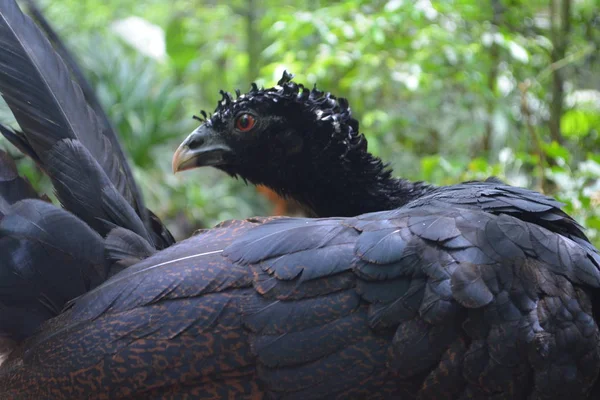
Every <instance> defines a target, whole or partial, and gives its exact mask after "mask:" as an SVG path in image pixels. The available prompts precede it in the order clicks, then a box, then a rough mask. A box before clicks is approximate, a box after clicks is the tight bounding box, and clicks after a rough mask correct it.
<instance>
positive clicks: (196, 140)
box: [188, 136, 204, 149]
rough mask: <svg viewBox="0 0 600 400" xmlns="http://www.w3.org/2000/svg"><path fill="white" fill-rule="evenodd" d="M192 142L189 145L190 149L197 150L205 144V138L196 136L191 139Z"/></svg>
mask: <svg viewBox="0 0 600 400" xmlns="http://www.w3.org/2000/svg"><path fill="white" fill-rule="evenodd" d="M190 139H191V140H190V142H189V143H188V147H189V148H190V149H197V148H198V147H201V146H202V145H203V144H204V138H203V137H202V136H194V137H192V138H190Z"/></svg>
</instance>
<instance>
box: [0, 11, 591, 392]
mask: <svg viewBox="0 0 600 400" xmlns="http://www.w3.org/2000/svg"><path fill="white" fill-rule="evenodd" d="M15 21H17V22H18V23H15ZM0 28H4V30H2V29H0V41H2V43H0V44H3V46H0V93H1V94H2V95H3V96H4V98H5V99H6V101H7V103H8V104H9V106H11V109H13V111H14V112H15V115H16V116H17V121H18V122H19V124H20V125H21V128H22V129H23V133H22V134H21V133H14V132H12V131H9V130H6V129H3V132H4V134H5V135H7V136H8V137H9V138H11V139H12V141H13V142H14V143H15V144H17V146H18V147H19V148H21V149H22V150H23V151H24V152H25V153H27V154H28V155H30V156H32V157H33V158H34V159H36V161H37V162H38V163H39V164H40V166H41V167H42V168H43V169H44V171H46V172H47V173H48V174H49V175H50V176H51V177H52V178H53V184H54V185H55V188H56V190H57V192H58V194H59V198H60V199H61V202H62V203H63V206H64V207H65V209H60V208H57V207H55V206H53V205H51V204H49V203H47V202H45V201H43V200H42V199H39V198H37V194H35V192H33V191H32V189H31V188H30V187H29V186H28V185H27V184H26V183H25V182H24V181H23V180H21V179H20V178H19V177H18V176H17V174H16V171H15V168H14V165H12V164H11V162H10V160H8V159H7V158H6V157H5V156H0V178H1V179H0V251H1V252H2V253H1V254H2V257H3V260H2V261H5V260H6V262H5V263H3V264H1V265H0V278H1V280H0V316H1V317H2V319H0V335H1V336H3V337H6V338H9V339H10V340H11V341H14V343H15V345H14V346H13V349H12V352H10V353H9V354H8V356H7V359H6V361H5V362H4V363H3V364H2V365H1V366H0V398H9V399H83V398H85V399H136V398H137V399H152V398H156V399H158V398H161V399H162V398H175V399H180V398H194V399H196V398H197V399H203V398H204V399H215V400H216V399H252V400H254V399H335V398H338V399H389V400H393V399H401V400H403V399H564V398H567V397H568V398H570V399H586V398H590V399H591V398H595V396H598V395H599V394H600V383H599V380H598V374H599V371H600V353H599V343H600V337H599V332H598V321H599V320H600V318H599V316H598V309H600V304H599V301H598V294H599V290H600V289H599V287H600V255H599V253H598V251H597V250H596V249H595V248H594V247H593V246H592V245H591V244H590V243H589V242H588V240H587V238H586V237H585V235H584V233H583V231H582V228H581V227H580V226H579V225H578V224H577V223H576V222H575V221H574V220H573V219H572V218H570V217H569V216H568V215H567V214H565V213H564V212H563V211H561V210H560V206H561V205H560V204H559V203H558V202H556V201H554V200H553V199H550V198H548V197H545V196H543V195H541V194H539V193H535V192H532V191H529V190H526V189H519V188H513V187H510V186H508V185H505V184H503V183H501V182H499V181H497V180H489V181H486V182H467V183H462V184H459V185H453V186H448V187H433V186H430V185H427V184H424V183H412V182H409V181H406V180H396V179H394V178H392V177H391V172H390V171H389V170H388V169H386V168H385V166H384V165H383V163H382V162H381V160H379V159H377V158H375V157H373V156H371V155H370V154H368V153H366V142H365V141H364V139H363V138H362V137H361V136H360V135H359V134H358V123H357V122H356V121H355V120H352V119H351V117H350V112H349V108H348V104H347V102H346V101H345V100H342V99H339V100H336V99H335V97H333V96H331V95H329V94H323V93H322V92H318V91H312V92H311V91H309V92H306V90H304V89H303V88H299V87H298V85H296V86H294V84H292V83H291V82H290V77H289V76H287V77H286V76H284V79H282V81H281V82H280V86H278V87H277V88H273V89H269V90H267V92H268V93H267V94H266V95H265V94H264V92H265V91H262V92H261V91H260V90H258V89H257V88H253V90H252V91H251V92H250V93H249V94H248V95H244V96H241V97H240V99H239V102H234V101H233V100H231V99H228V101H223V102H222V105H221V106H220V109H218V110H217V111H218V112H217V113H215V116H213V117H211V118H210V119H209V120H207V121H206V122H205V123H204V124H203V126H202V127H201V129H199V131H198V132H199V134H192V135H191V136H190V137H189V138H188V140H186V142H185V143H184V144H185V146H183V147H182V148H180V150H178V152H177V154H176V156H175V160H174V166H175V167H176V168H177V169H186V168H190V167H193V166H198V165H215V166H218V167H219V168H221V169H223V170H225V171H226V172H228V173H230V174H232V175H240V176H242V177H243V178H245V179H248V180H250V181H252V182H254V183H264V184H266V185H268V186H269V187H271V188H273V189H275V190H277V191H278V192H279V193H281V194H284V195H287V196H290V197H293V198H295V199H296V200H298V201H300V202H302V203H303V204H304V205H305V206H307V207H308V208H310V209H311V211H312V212H313V213H315V214H317V215H319V216H321V217H329V218H318V219H293V218H271V219H269V218H267V219H260V218H258V219H249V220H245V221H228V222H224V223H222V224H220V225H218V226H217V227H215V228H213V229H209V230H205V231H201V232H199V233H198V234H196V235H195V236H193V237H191V238H189V239H187V240H185V241H182V242H180V243H177V244H172V240H171V238H170V235H169V234H168V231H166V230H165V229H164V227H163V226H162V224H160V221H158V219H157V218H155V217H153V215H152V214H150V213H148V216H146V215H145V214H146V212H145V211H144V210H145V209H144V208H143V207H142V206H141V204H143V203H142V202H141V200H134V199H135V198H136V197H137V195H136V191H135V185H133V184H131V183H128V179H129V178H128V174H126V173H125V172H124V171H123V170H122V168H119V167H118V166H119V165H120V164H122V163H124V162H126V161H125V160H124V158H123V156H122V154H120V152H119V151H116V150H115V149H114V144H115V143H117V142H116V140H115V139H114V138H113V139H110V138H105V139H102V138H103V136H101V135H104V134H105V132H106V131H105V130H104V129H96V130H94V129H88V130H85V129H83V130H77V129H76V128H77V127H78V125H77V124H75V125H73V126H70V125H69V124H66V125H65V124H61V123H57V121H58V122H60V118H62V117H60V116H61V115H62V116H63V117H64V116H66V120H69V118H72V117H73V115H71V114H72V113H73V112H75V111H76V110H78V109H80V108H81V104H74V103H73V99H70V100H69V101H71V103H69V104H71V106H73V107H64V104H65V101H66V99H63V96H66V95H69V94H73V93H74V94H75V95H78V97H77V98H76V100H77V101H80V102H85V100H84V99H83V97H82V96H79V92H78V90H79V89H78V86H77V84H75V83H73V82H71V81H70V78H68V77H69V74H68V73H67V72H65V67H64V66H63V65H62V64H60V62H59V59H58V61H57V56H56V55H55V54H54V52H53V50H52V48H51V47H50V46H49V44H47V43H46V42H44V40H45V39H43V37H42V36H41V34H40V33H39V32H37V31H36V29H35V27H34V26H33V24H31V21H29V20H28V19H26V18H22V17H21V15H20V11H19V10H18V8H16V5H15V3H14V2H13V1H12V0H10V1H5V2H2V3H0ZM8 32H14V33H15V35H16V37H17V38H18V39H14V38H13V37H12V36H10V35H9V33H8ZM25 39H27V40H25ZM34 44H35V45H34ZM14 54H19V57H17V58H14V57H13V58H11V57H9V56H13V55H14ZM40 56H43V57H42V58H45V57H47V58H46V60H53V62H52V63H50V62H46V63H42V64H37V63H36V60H39V59H40ZM15 65H18V66H19V68H16V67H15ZM40 65H42V68H40V67H39V66H40ZM26 68H33V70H31V74H29V73H25V72H22V73H21V74H19V73H15V72H14V71H15V69H16V70H18V71H27V69H26ZM55 69H56V70H55ZM57 71H58V72H61V71H62V72H61V73H57ZM38 73H39V74H41V76H46V77H47V76H48V74H50V75H51V76H54V78H55V79H57V80H58V81H59V83H61V85H59V86H57V87H55V88H54V89H52V87H45V86H44V85H42V83H43V81H44V79H41V80H40V78H39V76H38ZM52 74H54V75H52ZM36 82H38V83H39V84H36ZM65 85H66V87H67V89H68V90H63V89H64V87H65ZM71 85H72V86H71ZM18 88H21V89H23V88H25V89H27V88H29V89H30V91H31V93H30V92H29V91H27V90H17V89H18ZM36 90H40V91H42V94H43V96H42V95H40V93H38V92H36ZM32 93H37V94H38V95H37V96H33V94H32ZM224 98H227V97H226V96H224ZM273 98H275V99H277V101H275V102H269V101H268V99H273ZM40 99H41V100H40ZM253 99H254V100H256V101H254V100H253ZM34 100H35V101H39V103H36V107H37V108H35V107H32V106H31V104H29V102H31V101H34ZM55 100H58V101H55ZM275 103H277V104H278V105H277V106H276V107H275V106H273V104H275ZM83 108H84V109H86V108H85V107H83ZM74 110H75V111H74ZM86 110H87V109H86ZM86 112H87V111H86ZM96 112H98V111H96ZM282 113H283V114H282ZM285 113H289V115H291V116H292V117H291V118H289V119H286V118H285V115H286V114H285ZM40 115H43V116H44V118H41V117H40ZM309 115H312V116H316V120H315V121H313V122H314V125H313V126H312V127H311V126H310V124H308V122H307V123H305V124H292V123H290V122H293V121H294V120H296V119H297V118H300V117H306V116H309ZM79 117H81V116H79ZM94 120H95V119H94V118H92V121H94ZM46 122H53V123H51V124H49V126H44V125H43V124H44V123H46ZM309 122H310V121H309ZM40 123H42V126H41V128H44V129H41V128H40V125H39V124H40ZM84 123H86V124H87V123H89V121H87V122H85V119H84ZM255 124H256V127H257V128H256V129H254V130H253V128H254V127H255ZM94 126H95V125H94V124H91V125H89V127H90V128H93V127H94ZM299 126H300V127H303V128H302V129H301V130H298V127H299ZM258 128H260V130H257V129H258ZM46 129H47V130H48V132H46V131H45V130H46ZM198 132H197V133H198ZM215 132H217V133H219V135H225V138H226V139H227V140H222V137H219V135H217V133H215ZM311 134H314V136H312V137H311V136H310V135H311ZM99 138H101V140H99ZM265 138H266V139H268V140H267V142H266V143H268V145H267V146H265V147H264V151H263V152H261V153H256V150H257V149H259V148H260V146H261V144H264V143H265V141H264V139H265ZM261 140H262V141H261ZM98 143H101V144H102V146H103V147H102V146H100V147H98V146H97V144H98ZM109 144H110V145H109ZM99 149H104V150H103V151H102V150H99ZM256 154H260V155H261V156H262V158H261V159H260V160H256V161H257V162H256V163H251V162H250V161H252V160H253V159H252V156H253V155H256ZM332 156H333V157H332ZM286 160H287V161H289V163H287V164H286V163H285V161H286ZM273 166H275V167H277V169H268V168H265V167H273ZM303 166H304V167H306V168H302V167H303ZM325 167H328V168H325ZM102 171H104V172H102ZM261 171H262V175H261ZM265 171H266V172H265ZM86 178H89V181H87V180H85V179H86ZM66 182H68V183H70V184H69V185H67V184H66ZM88 187H89V188H90V189H89V190H94V191H93V192H92V194H91V195H90V193H88V192H87V191H86V189H87V188H88ZM98 188H101V189H98ZM67 189H69V190H67ZM95 194H98V196H95ZM82 196H83V197H82ZM86 196H87V197H86ZM82 198H83V199H89V200H90V201H89V202H87V203H86V202H85V201H82ZM88 203H89V204H88ZM367 211H378V212H373V213H368V214H361V213H363V212H367ZM358 214H361V215H358ZM335 215H338V217H335ZM332 216H333V217H332ZM163 247H166V248H165V249H162V250H161V248H163ZM159 250H160V251H159ZM15 316H18V317H19V318H15ZM9 317H11V318H12V319H9Z"/></svg>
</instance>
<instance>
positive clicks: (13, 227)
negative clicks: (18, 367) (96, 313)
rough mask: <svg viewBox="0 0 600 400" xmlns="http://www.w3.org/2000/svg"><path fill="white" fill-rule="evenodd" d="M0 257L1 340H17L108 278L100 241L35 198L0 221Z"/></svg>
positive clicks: (63, 212)
mask: <svg viewBox="0 0 600 400" xmlns="http://www.w3.org/2000/svg"><path fill="white" fill-rule="evenodd" d="M0 254H2V256H3V259H2V267H1V268H0V321H2V323H1V324H0V336H8V337H10V338H12V339H15V340H21V339H23V338H25V337H27V336H29V335H31V334H32V333H33V332H34V331H35V329H36V328H37V327H38V326H39V324H40V323H42V322H43V321H45V320H46V319H48V318H51V317H53V316H55V315H58V313H60V311H61V310H62V308H63V306H64V305H65V304H66V302H67V301H69V300H71V299H73V298H75V297H77V296H80V295H82V294H84V293H86V292H87V291H88V290H90V289H91V288H93V287H95V286H97V285H99V284H100V283H102V282H103V281H104V280H105V279H106V278H107V276H108V275H109V269H108V265H107V262H106V260H105V258H104V245H103V239H102V237H101V236H100V235H99V234H98V233H96V232H94V231H93V230H92V229H91V228H90V227H89V226H87V225H86V224H85V223H84V222H82V221H81V220H79V219H78V218H77V217H75V216H74V215H73V214H71V213H69V212H68V211H66V210H63V209H61V208H58V207H55V206H54V205H52V204H50V203H48V202H45V201H41V200H36V199H26V200H21V201H18V202H16V203H15V204H13V205H12V206H10V208H9V209H8V210H7V212H6V214H5V215H4V216H3V217H2V220H1V221H0ZM16 317H18V318H19V319H18V320H11V319H9V318H16ZM9 321H12V322H11V323H9Z"/></svg>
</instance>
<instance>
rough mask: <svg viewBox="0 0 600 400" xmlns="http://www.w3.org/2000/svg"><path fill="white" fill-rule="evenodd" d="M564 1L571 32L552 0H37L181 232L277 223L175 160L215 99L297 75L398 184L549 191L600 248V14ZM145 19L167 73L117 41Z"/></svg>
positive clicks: (250, 199)
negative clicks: (197, 116)
mask: <svg viewBox="0 0 600 400" xmlns="http://www.w3.org/2000/svg"><path fill="white" fill-rule="evenodd" d="M553 1H559V2H564V1H570V2H571V14H570V16H569V22H570V23H569V24H568V25H567V26H564V25H562V26H561V24H560V23H558V22H557V21H560V18H559V17H560V16H557V15H553V14H552V12H556V11H552V10H551V8H550V3H551V0H534V1H524V0H491V1H489V2H477V1H474V0H443V1H442V0H439V1H433V0H431V1H430V0H419V1H406V0H389V1H375V2H373V1H365V0H350V1H343V2H337V1H336V2H334V1H319V0H305V1H300V0H298V1H291V0H287V1H283V2H282V1H278V2H275V1H272V0H267V1H264V2H258V1H256V0H245V1H242V0H229V1H226V2H214V1H209V0H195V1H190V0H173V1H167V0H151V1H144V2H139V1H133V0H108V1H100V0H86V1H83V2H82V1H80V0H43V1H41V0H40V2H41V3H42V5H43V6H44V9H45V12H46V13H47V15H48V17H49V18H50V20H51V21H53V22H54V24H55V25H56V26H57V28H59V31H60V32H61V33H62V34H63V36H65V37H67V38H68V40H69V43H70V44H71V45H72V46H74V48H75V50H76V53H77V54H78V55H79V57H80V58H81V59H82V60H83V61H84V65H85V67H86V69H87V71H88V72H89V75H90V77H91V79H92V80H93V82H94V84H95V85H96V87H97V89H98V92H99V94H100V97H101V101H102V102H103V104H105V105H106V107H107V109H108V111H109V113H110V116H111V118H112V120H113V121H114V123H115V125H116V126H117V127H118V129H119V132H120V134H121V137H122V139H123V141H124V143H125V146H126V148H127V151H128V152H129V154H130V155H131V157H132V159H133V160H134V162H135V164H136V166H137V167H138V168H137V169H136V175H137V176H138V178H140V180H141V182H142V186H143V189H144V191H145V192H146V194H147V195H148V197H149V203H150V205H151V207H152V208H154V209H156V210H157V212H158V213H159V214H160V215H161V217H165V216H166V217H168V218H173V219H174V220H175V221H174V222H177V224H178V225H181V222H180V220H181V219H182V218H183V219H187V220H191V221H192V222H191V226H192V227H197V226H207V225H211V224H213V223H215V222H217V221H219V220H221V219H226V218H234V217H247V216H250V215H252V214H266V213H267V212H268V207H267V204H265V201H264V199H262V198H257V197H256V194H255V191H254V190H253V189H252V188H247V187H245V186H243V185H242V184H241V183H239V182H236V181H232V180H231V179H229V178H226V177H224V176H223V175H222V174H220V173H218V172H216V171H209V170H200V171H194V172H190V173H186V174H183V176H181V177H180V176H177V177H175V176H173V175H172V174H171V172H170V165H169V164H170V158H171V155H172V152H173V150H174V148H175V146H176V145H177V143H178V142H180V141H181V140H182V139H183V138H184V137H185V135H186V134H187V133H188V132H189V131H190V130H191V129H193V127H194V123H193V121H192V120H191V119H190V118H189V117H190V116H191V115H192V114H193V113H195V112H198V110H199V109H206V110H212V109H213V107H214V104H215V103H216V101H217V99H218V98H219V96H218V90H219V89H225V90H229V91H231V90H233V89H235V88H240V89H241V90H242V91H243V90H245V89H247V88H248V87H249V84H250V81H252V80H256V81H257V83H258V84H264V85H272V84H273V83H274V82H275V81H276V80H277V79H278V78H279V76H280V74H281V72H282V70H283V69H284V68H287V69H288V70H291V71H292V72H294V73H295V74H296V75H297V78H296V79H297V80H298V81H302V82H304V83H307V84H312V83H318V85H319V87H320V88H322V89H325V90H328V91H331V92H333V93H335V94H337V95H340V96H344V97H347V98H349V100H350V104H351V105H352V109H353V112H354V113H355V115H356V116H357V117H358V118H359V120H360V121H361V129H362V131H363V132H364V133H365V135H366V136H367V138H368V139H369V146H370V147H369V148H370V149H371V150H372V151H373V152H375V153H377V154H379V155H380V156H382V157H383V158H384V159H386V160H389V161H391V162H392V165H393V166H394V167H395V170H396V173H397V174H398V175H402V176H404V177H407V178H410V179H415V180H428V181H432V182H434V183H437V184H452V183H456V182H458V181H460V180H466V179H482V178H486V177H487V176H489V175H496V176H498V177H500V178H502V179H504V180H506V181H508V182H509V183H512V184H516V185H520V186H528V187H532V188H535V189H543V190H544V191H546V192H547V193H548V194H549V195H552V196H556V197H558V198H559V199H561V200H562V201H564V202H565V203H566V204H567V209H568V211H569V212H572V213H573V215H574V216H575V217H576V218H578V220H579V221H580V222H581V223H582V224H584V225H586V226H587V227H589V228H590V234H591V235H592V236H593V237H594V238H596V237H597V238H598V239H599V240H600V237H599V236H598V232H600V211H599V210H600V184H599V183H598V182H599V178H600V168H599V167H598V166H599V165H600V164H599V163H600V159H598V158H599V157H600V156H599V155H598V154H596V152H595V150H594V149H598V148H600V138H599V131H600V92H599V90H600V57H599V56H598V54H600V50H599V49H600V34H599V33H598V32H600V31H599V30H598V23H599V22H598V21H600V7H599V6H598V3H597V1H596V0H580V1H572V0H553ZM134 15H135V16H139V17H143V18H145V19H146V20H148V21H149V22H151V23H153V24H155V25H158V26H160V27H162V29H163V30H164V31H165V34H166V51H167V54H168V58H167V60H166V61H165V62H159V61H154V60H152V59H150V58H148V57H146V56H144V55H141V54H139V53H138V52H136V50H135V49H132V48H131V47H130V46H129V45H126V44H124V43H123V42H122V41H121V40H120V39H119V38H117V37H116V36H115V35H114V34H112V33H111V24H112V23H113V22H114V21H116V20H118V19H123V18H127V17H130V16H134ZM561 48H562V50H563V53H564V54H562V53H561V52H560V51H559V50H561ZM557 55H560V57H559V58H558V59H557ZM557 79H558V80H559V81H561V82H560V84H559V85H558V86H557V84H556V80H557ZM557 87H558V88H564V90H563V91H559V90H558V89H557ZM553 97H557V98H559V99H560V100H561V101H560V102H559V104H563V107H562V108H561V109H560V112H559V113H558V114H560V115H558V114H557V117H558V121H559V128H558V129H559V130H560V132H559V136H558V137H556V134H555V133H552V131H551V129H550V126H551V124H552V119H553V113H552V112H553V110H556V108H555V107H556V105H555V104H553V102H552V100H553ZM182 213H183V216H182V215H181V214H182ZM186 229H187V228H186ZM182 234H183V233H182Z"/></svg>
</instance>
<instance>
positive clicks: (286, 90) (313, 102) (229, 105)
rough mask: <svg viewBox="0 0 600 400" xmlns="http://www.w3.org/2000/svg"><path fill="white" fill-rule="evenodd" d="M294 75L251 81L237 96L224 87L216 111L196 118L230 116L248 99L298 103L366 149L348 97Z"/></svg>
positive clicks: (352, 145)
mask: <svg viewBox="0 0 600 400" xmlns="http://www.w3.org/2000/svg"><path fill="white" fill-rule="evenodd" d="M293 78H294V75H293V74H291V73H289V72H287V71H284V72H283V75H282V77H281V79H279V81H278V82H277V86H274V87H272V88H268V89H265V88H260V89H259V88H258V86H257V85H256V83H252V84H251V87H250V91H249V92H248V93H245V94H241V92H240V91H239V89H238V90H236V91H235V94H236V98H235V99H234V98H233V96H232V95H231V94H230V93H228V92H225V91H223V90H221V91H220V94H221V100H219V102H218V103H217V107H216V108H215V111H214V113H213V114H212V115H209V114H208V113H206V112H205V111H204V110H202V111H200V114H201V117H198V116H196V115H194V119H196V120H198V121H200V122H203V123H208V124H212V123H213V122H216V121H214V120H215V119H222V118H227V117H228V116H230V115H231V113H235V112H237V111H238V110H239V109H241V108H242V107H244V106H245V105H247V103H248V102H263V101H266V102H272V103H278V102H288V103H298V104H300V105H302V106H304V107H306V109H307V110H308V111H310V112H312V113H313V115H314V118H315V120H316V121H317V122H324V123H330V124H331V125H332V126H333V128H334V135H335V136H337V137H339V138H340V139H341V140H342V141H343V142H344V144H346V145H347V146H348V147H349V149H359V148H362V149H364V150H366V146H367V141H366V139H365V138H364V136H363V135H361V134H360V133H359V124H358V121H357V120H356V119H354V118H352V112H351V109H350V104H349V103H348V100H347V99H345V98H343V97H340V98H337V97H336V96H335V95H333V94H331V93H329V92H323V91H321V90H319V89H317V85H316V84H315V85H314V87H313V88H312V89H308V88H306V87H305V86H304V85H303V84H301V83H296V82H293V81H292V79H293Z"/></svg>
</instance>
